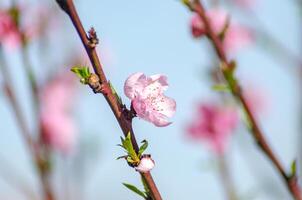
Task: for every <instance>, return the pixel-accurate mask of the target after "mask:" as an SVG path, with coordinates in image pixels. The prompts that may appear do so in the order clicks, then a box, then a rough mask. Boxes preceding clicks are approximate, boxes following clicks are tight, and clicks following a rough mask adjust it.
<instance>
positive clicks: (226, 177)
mask: <svg viewBox="0 0 302 200" xmlns="http://www.w3.org/2000/svg"><path fill="white" fill-rule="evenodd" d="M217 159H218V165H219V166H218V167H219V172H220V176H221V181H222V185H223V187H224V190H225V193H226V195H227V199H228V200H239V198H238V196H237V194H236V190H235V186H234V182H233V179H232V177H231V174H230V170H229V166H228V163H227V161H226V158H225V155H218V158H217Z"/></svg>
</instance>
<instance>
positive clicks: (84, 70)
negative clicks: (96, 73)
mask: <svg viewBox="0 0 302 200" xmlns="http://www.w3.org/2000/svg"><path fill="white" fill-rule="evenodd" d="M71 71H72V72H73V73H75V74H76V75H77V76H78V77H79V78H80V81H81V83H83V84H87V83H88V78H89V77H90V75H91V73H90V70H89V68H88V67H73V68H71Z"/></svg>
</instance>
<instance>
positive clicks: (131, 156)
mask: <svg viewBox="0 0 302 200" xmlns="http://www.w3.org/2000/svg"><path fill="white" fill-rule="evenodd" d="M121 142H122V144H121V145H119V146H121V147H122V148H124V149H125V150H126V153H127V154H128V157H127V161H128V162H129V163H133V164H136V163H139V161H140V159H139V156H138V155H137V153H136V152H135V150H134V148H133V145H132V142H131V133H130V132H129V133H128V135H127V137H126V138H125V139H123V138H122V137H121Z"/></svg>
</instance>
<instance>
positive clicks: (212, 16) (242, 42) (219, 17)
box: [191, 9, 253, 52]
mask: <svg viewBox="0 0 302 200" xmlns="http://www.w3.org/2000/svg"><path fill="white" fill-rule="evenodd" d="M207 17H208V19H209V21H210V24H211V27H212V29H213V31H214V32H215V33H216V34H217V35H219V34H221V33H222V32H223V31H225V28H226V27H227V29H226V32H225V33H224V39H223V46H224V49H225V50H226V51H227V52H236V51H237V50H238V49H240V48H243V47H246V46H248V45H250V44H251V43H252V42H253V35H252V32H251V31H250V30H249V29H247V28H246V27H244V26H241V25H239V24H236V23H233V22H232V21H229V20H230V18H229V16H228V14H227V12H225V11H224V10H222V9H212V10H209V11H207ZM228 23H229V24H228ZM191 32H192V35H193V37H195V38H199V37H202V36H205V35H206V29H205V25H204V23H203V21H202V20H201V18H200V17H199V15H197V14H195V15H194V16H193V18H192V20H191Z"/></svg>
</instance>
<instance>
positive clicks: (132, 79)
mask: <svg viewBox="0 0 302 200" xmlns="http://www.w3.org/2000/svg"><path fill="white" fill-rule="evenodd" d="M146 85H147V77H146V76H145V75H144V74H143V73H141V72H137V73H134V74H132V75H130V76H129V78H128V79H127V80H126V82H125V85H124V92H125V95H126V96H127V97H128V98H129V99H134V98H135V97H136V96H137V95H138V94H139V93H141V92H142V90H143V89H144V87H146Z"/></svg>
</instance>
